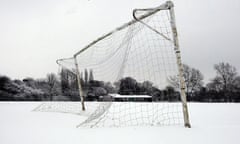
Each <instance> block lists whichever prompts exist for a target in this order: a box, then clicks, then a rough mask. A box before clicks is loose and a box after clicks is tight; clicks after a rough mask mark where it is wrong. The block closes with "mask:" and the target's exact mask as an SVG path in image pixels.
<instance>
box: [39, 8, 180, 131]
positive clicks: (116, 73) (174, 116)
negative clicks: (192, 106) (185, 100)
mask: <svg viewBox="0 0 240 144" xmlns="http://www.w3.org/2000/svg"><path fill="white" fill-rule="evenodd" d="M152 11H154V10H152ZM152 11H151V10H150V11H136V13H135V15H136V17H137V18H141V16H143V15H146V14H148V13H151V12H152ZM149 26H150V27H149ZM153 29H154V30H155V31H154V30H153ZM156 31H157V32H156ZM159 33H160V34H159ZM75 56H76V59H77V63H78V66H79V67H78V69H79V71H80V73H84V70H92V72H93V75H94V80H98V81H104V82H110V83H112V84H113V83H114V82H116V81H119V80H120V79H122V78H126V77H131V78H134V79H135V80H136V81H137V82H140V83H143V82H144V81H150V82H151V83H153V85H154V86H155V87H156V88H158V89H160V90H162V89H165V88H166V87H167V86H169V85H170V83H169V79H170V77H174V76H177V75H178V67H177V60H176V55H175V50H174V43H173V32H172V28H171V23H170V13H169V10H160V11H158V12H154V13H153V14H152V15H149V16H147V17H145V18H143V19H140V20H139V21H138V20H133V21H132V22H130V23H129V24H125V26H123V27H119V28H117V29H116V30H114V31H112V32H110V33H109V34H107V35H105V36H103V37H101V38H99V39H97V40H96V41H94V42H92V43H91V44H89V45H88V46H86V47H85V48H84V49H82V51H81V52H79V53H77V54H75ZM58 64H59V65H60V66H62V67H64V68H66V69H68V70H71V71H73V72H74V73H75V72H76V67H75V64H74V58H68V59H60V60H58ZM136 97H137V96H136ZM178 99H179V102H174V103H173V102H171V103H170V102H166V101H164V102H86V112H83V111H81V104H80V103H71V102H66V103H64V102H60V103H43V104H42V105H41V106H39V107H38V108H36V109H35V110H36V111H55V112H65V113H73V114H79V115H85V116H87V118H86V120H85V121H83V122H81V124H79V125H78V127H102V126H138V125H144V126H147V125H175V124H182V123H183V116H182V105H181V103H180V96H179V98H178Z"/></svg>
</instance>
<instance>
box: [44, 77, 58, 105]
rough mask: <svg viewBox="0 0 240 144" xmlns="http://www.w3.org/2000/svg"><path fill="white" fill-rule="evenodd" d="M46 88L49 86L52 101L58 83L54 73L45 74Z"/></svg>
mask: <svg viewBox="0 0 240 144" xmlns="http://www.w3.org/2000/svg"><path fill="white" fill-rule="evenodd" d="M46 82H47V84H48V86H49V94H50V100H51V101H52V100H53V95H55V94H56V92H57V90H56V86H57V83H58V80H57V77H56V75H55V74H54V73H50V74H47V80H46Z"/></svg>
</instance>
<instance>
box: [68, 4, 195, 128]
mask: <svg viewBox="0 0 240 144" xmlns="http://www.w3.org/2000/svg"><path fill="white" fill-rule="evenodd" d="M160 10H169V14H170V25H171V29H172V36H173V40H172V42H173V44H174V51H175V56H176V59H177V67H178V76H179V80H180V95H181V102H182V109H183V118H184V126H185V127H187V128H190V127H191V125H190V121H189V114H188V107H187V99H186V92H185V87H186V86H185V85H186V84H185V81H184V77H183V64H182V60H181V54H180V48H179V41H178V33H177V28H176V20H175V13H174V4H173V2H172V1H167V2H165V3H164V4H162V5H160V6H158V7H155V8H147V9H134V10H133V18H134V19H133V20H132V21H130V22H128V23H125V24H123V25H122V26H120V27H117V28H116V29H114V30H112V31H110V32H109V33H107V34H105V35H103V36H101V37H99V38H98V39H96V40H94V41H93V42H91V43H90V44H88V45H87V46H85V47H84V48H83V49H81V50H80V51H78V52H76V53H75V54H74V55H73V58H74V63H75V67H76V75H77V81H78V89H79V95H80V98H81V105H82V110H83V111H85V105H84V96H83V91H82V86H81V82H80V79H81V76H80V72H79V66H78V62H77V56H78V55H79V54H81V53H83V52H84V51H86V50H87V49H89V48H91V46H92V45H94V44H96V43H97V42H98V41H100V40H102V39H104V38H106V37H108V36H110V35H111V34H113V33H114V32H117V31H120V30H122V29H124V28H126V27H127V26H130V25H132V24H134V23H136V22H140V23H142V24H143V25H145V26H146V27H147V28H149V29H151V30H152V31H154V32H156V33H157V34H159V35H161V36H162V37H164V38H165V39H167V40H170V39H168V38H167V37H165V36H164V35H162V34H161V33H160V32H158V31H157V30H156V29H154V28H152V27H151V26H149V25H147V24H146V23H144V22H142V21H141V20H143V19H144V18H147V17H148V16H151V15H153V14H155V13H157V12H158V11H160ZM137 11H148V13H146V14H144V15H141V16H140V17H138V18H137V17H136V15H135V13H136V12H137Z"/></svg>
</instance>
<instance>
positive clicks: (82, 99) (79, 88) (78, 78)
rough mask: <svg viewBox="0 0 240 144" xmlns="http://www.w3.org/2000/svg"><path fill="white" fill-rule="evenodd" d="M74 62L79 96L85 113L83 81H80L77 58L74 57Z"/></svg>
mask: <svg viewBox="0 0 240 144" xmlns="http://www.w3.org/2000/svg"><path fill="white" fill-rule="evenodd" d="M74 62H75V66H76V74H77V82H78V90H79V95H80V99H81V104H82V110H83V111H85V105H84V96H83V91H82V85H81V81H80V79H81V78H80V72H79V69H78V63H77V57H75V56H74Z"/></svg>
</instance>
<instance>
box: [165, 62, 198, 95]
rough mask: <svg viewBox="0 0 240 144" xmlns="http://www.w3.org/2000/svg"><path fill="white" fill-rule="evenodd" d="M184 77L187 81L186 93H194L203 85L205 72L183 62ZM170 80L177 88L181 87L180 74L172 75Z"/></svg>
mask: <svg viewBox="0 0 240 144" xmlns="http://www.w3.org/2000/svg"><path fill="white" fill-rule="evenodd" d="M183 77H184V79H185V83H186V93H187V94H188V95H192V94H193V93H194V92H195V91H199V90H200V89H201V87H202V86H203V74H202V73H201V72H200V71H199V70H198V69H195V68H192V67H190V66H188V65H186V64H183ZM169 82H170V83H171V85H172V86H173V87H175V88H179V87H180V82H179V78H178V76H173V77H170V79H169Z"/></svg>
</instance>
